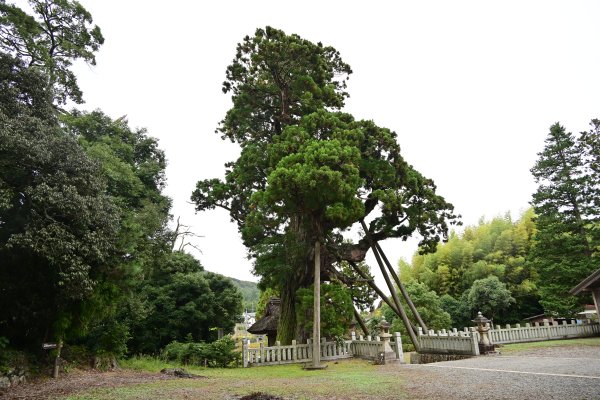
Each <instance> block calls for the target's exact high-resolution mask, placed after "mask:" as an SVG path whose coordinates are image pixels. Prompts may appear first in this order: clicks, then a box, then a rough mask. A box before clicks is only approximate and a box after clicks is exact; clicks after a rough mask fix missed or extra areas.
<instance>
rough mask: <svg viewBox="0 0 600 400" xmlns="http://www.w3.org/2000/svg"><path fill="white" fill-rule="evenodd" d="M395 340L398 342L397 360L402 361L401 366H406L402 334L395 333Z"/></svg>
mask: <svg viewBox="0 0 600 400" xmlns="http://www.w3.org/2000/svg"><path fill="white" fill-rule="evenodd" d="M394 340H395V341H396V359H398V360H400V364H404V351H403V350H402V337H401V336H400V332H394Z"/></svg>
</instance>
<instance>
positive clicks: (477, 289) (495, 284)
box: [466, 275, 515, 319]
mask: <svg viewBox="0 0 600 400" xmlns="http://www.w3.org/2000/svg"><path fill="white" fill-rule="evenodd" d="M466 300H467V304H468V308H469V311H470V313H471V316H472V317H475V316H476V315H477V312H479V311H481V313H482V314H483V315H484V316H486V317H487V318H490V319H493V318H494V317H495V316H496V315H499V314H500V313H502V311H504V310H506V309H507V308H509V307H510V306H511V305H512V304H514V303H515V299H514V298H513V297H512V296H511V295H510V291H509V290H508V289H507V288H506V285H505V284H504V283H502V282H500V280H499V279H498V277H497V276H493V275H492V276H489V277H487V278H485V279H478V280H476V281H475V282H473V285H472V286H471V288H470V289H469V291H468V292H467V296H466Z"/></svg>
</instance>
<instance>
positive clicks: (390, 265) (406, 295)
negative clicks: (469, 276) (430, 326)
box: [375, 242, 427, 331]
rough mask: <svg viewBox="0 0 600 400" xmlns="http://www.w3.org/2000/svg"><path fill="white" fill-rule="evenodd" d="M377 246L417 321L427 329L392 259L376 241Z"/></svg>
mask: <svg viewBox="0 0 600 400" xmlns="http://www.w3.org/2000/svg"><path fill="white" fill-rule="evenodd" d="M375 247H376V248H377V251H379V254H380V255H381V258H383V261H384V262H385V265H386V266H387V267H388V270H389V271H390V275H392V278H394V281H396V285H398V289H400V293H402V297H404V300H406V303H407V304H408V307H409V308H410V310H411V311H412V313H413V315H414V316H415V318H416V319H417V322H418V323H419V325H421V328H423V330H424V331H427V325H425V322H423V319H422V318H421V314H419V311H417V308H416V307H415V305H414V304H413V302H412V300H411V299H410V296H409V295H408V292H407V291H406V288H405V287H404V285H403V284H402V282H400V277H399V276H398V274H396V271H394V268H392V264H390V261H389V260H388V258H387V257H386V256H385V253H384V252H383V250H381V246H379V243H377V242H375Z"/></svg>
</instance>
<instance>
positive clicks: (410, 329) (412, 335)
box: [360, 219, 420, 351]
mask: <svg viewBox="0 0 600 400" xmlns="http://www.w3.org/2000/svg"><path fill="white" fill-rule="evenodd" d="M360 224H361V225H362V227H363V229H364V231H365V235H366V237H367V240H368V241H369V244H370V245H371V248H372V249H373V254H374V255H375V259H376V260H377V264H378V265H379V269H380V270H381V274H382V275H383V278H384V279H385V283H386V284H387V286H388V289H389V290H390V293H391V294H392V299H393V300H394V303H395V304H396V309H397V310H398V311H399V312H400V314H399V315H400V318H402V322H404V326H406V330H407V331H408V335H409V336H410V340H411V341H412V343H413V345H414V346H415V350H417V351H419V348H420V346H419V339H418V338H417V335H416V333H415V330H414V328H413V326H412V324H411V323H410V321H409V319H408V316H407V315H406V311H404V307H402V304H400V300H399V299H398V294H397V293H396V289H394V285H393V284H392V281H391V280H390V277H389V275H388V274H387V271H386V270H385V266H384V265H383V261H381V257H380V256H379V253H378V252H377V249H376V248H375V243H374V242H373V239H372V238H371V233H370V232H369V228H367V224H365V221H364V220H362V219H361V220H360Z"/></svg>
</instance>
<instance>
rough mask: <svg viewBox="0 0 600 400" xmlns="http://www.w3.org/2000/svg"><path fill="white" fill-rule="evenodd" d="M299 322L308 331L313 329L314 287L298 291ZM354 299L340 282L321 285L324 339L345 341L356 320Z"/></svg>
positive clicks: (322, 332)
mask: <svg viewBox="0 0 600 400" xmlns="http://www.w3.org/2000/svg"><path fill="white" fill-rule="evenodd" d="M297 298H298V307H297V308H296V310H297V313H298V317H297V318H298V322H299V324H300V325H301V326H303V327H304V329H306V330H307V331H309V332H310V331H312V328H313V305H314V287H309V288H302V289H299V290H298V296H297ZM353 307H354V305H353V304H352V298H351V296H350V293H349V292H348V290H346V288H345V287H344V285H342V284H340V283H338V282H331V283H325V284H323V285H321V334H322V336H323V337H327V338H334V339H343V338H345V337H347V336H348V334H349V332H350V330H349V329H350V324H351V323H352V320H353V319H354V312H353V311H352V308H353Z"/></svg>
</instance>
